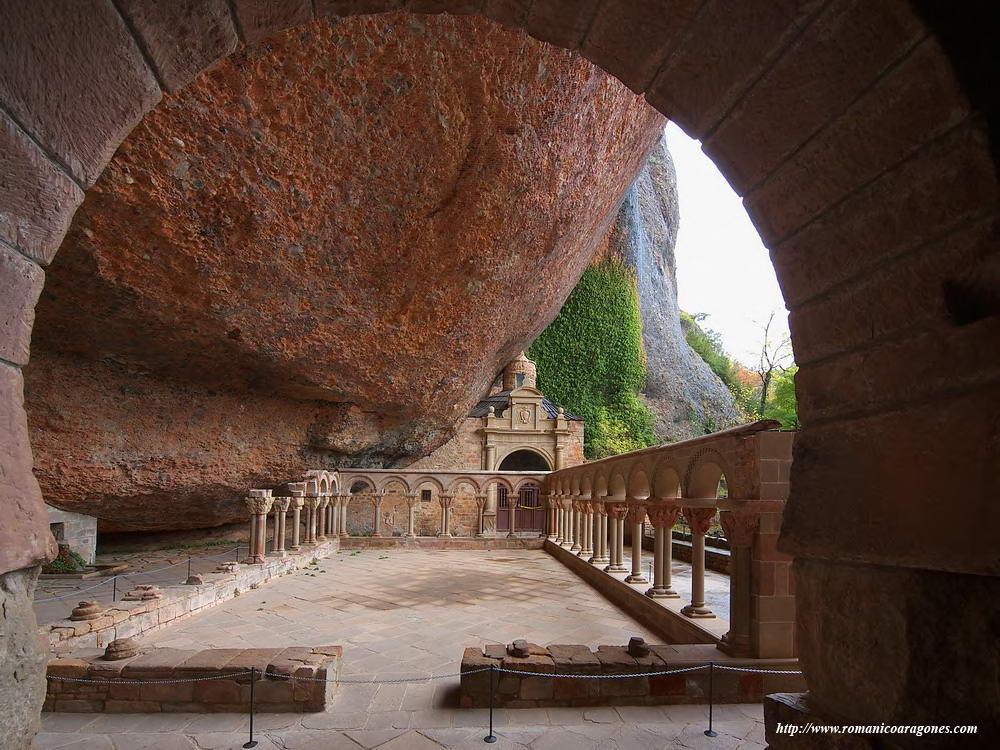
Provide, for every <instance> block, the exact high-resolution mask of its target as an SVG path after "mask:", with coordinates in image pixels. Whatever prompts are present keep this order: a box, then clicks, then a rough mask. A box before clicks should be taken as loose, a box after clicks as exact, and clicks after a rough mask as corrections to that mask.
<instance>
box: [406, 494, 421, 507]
mask: <svg viewBox="0 0 1000 750" xmlns="http://www.w3.org/2000/svg"><path fill="white" fill-rule="evenodd" d="M419 502H420V496H419V495H407V496H406V505H407V507H408V508H416V507H417V503H419Z"/></svg>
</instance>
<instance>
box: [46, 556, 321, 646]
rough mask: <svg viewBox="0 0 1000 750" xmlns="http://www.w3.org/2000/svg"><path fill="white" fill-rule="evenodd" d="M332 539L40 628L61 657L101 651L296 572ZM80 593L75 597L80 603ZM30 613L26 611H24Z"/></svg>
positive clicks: (163, 588)
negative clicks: (86, 617)
mask: <svg viewBox="0 0 1000 750" xmlns="http://www.w3.org/2000/svg"><path fill="white" fill-rule="evenodd" d="M339 545H340V541H339V540H338V539H333V540H330V541H327V542H324V543H322V544H317V545H316V546H315V547H306V548H304V549H303V551H302V552H301V553H299V554H289V555H287V556H286V557H268V558H266V559H265V561H264V562H263V563H262V564H253V565H239V566H238V567H237V569H236V571H235V572H231V573H229V572H226V573H206V574H205V575H204V576H203V577H204V579H205V583H204V584H202V585H199V586H185V585H179V586H164V587H162V588H161V597H160V598H159V599H150V600H146V601H117V602H114V604H112V605H111V606H110V607H108V609H106V610H105V611H104V612H103V613H102V614H101V616H100V617H98V618H96V619H93V620H79V621H74V620H58V621H56V622H53V623H50V624H48V625H45V626H43V627H42V628H40V635H41V637H42V639H43V641H44V642H47V643H48V644H49V647H50V648H51V650H52V653H54V654H56V655H60V654H67V653H70V652H72V651H76V650H78V649H84V648H104V647H105V646H107V645H108V644H109V643H111V641H113V640H116V639H118V638H131V637H132V636H137V635H142V634H144V633H149V632H151V631H154V630H159V629H160V628H162V627H166V626H167V625H172V624H175V623H177V622H180V621H182V620H184V619H186V618H188V617H190V616H191V615H193V614H194V613H196V612H199V611H201V610H203V609H207V608H209V607H214V606H215V605H216V604H221V603H222V602H225V601H228V600H229V599H232V598H233V597H235V596H239V595H240V593H241V592H243V591H246V590H248V589H251V588H256V587H257V586H259V585H260V584H262V583H266V582H267V581H269V580H271V579H272V578H275V577H277V576H281V575H284V574H285V573H289V572H291V571H293V570H298V569H299V568H301V567H304V566H305V565H308V564H309V562H311V561H312V559H313V558H315V557H326V556H327V555H330V554H332V553H333V552H335V551H336V550H337V549H339ZM85 597H86V594H81V597H80V598H81V599H83V598H85ZM29 609H30V607H29Z"/></svg>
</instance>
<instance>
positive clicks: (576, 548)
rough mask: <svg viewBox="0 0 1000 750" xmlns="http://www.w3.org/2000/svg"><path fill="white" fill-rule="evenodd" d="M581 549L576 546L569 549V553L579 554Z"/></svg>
mask: <svg viewBox="0 0 1000 750" xmlns="http://www.w3.org/2000/svg"><path fill="white" fill-rule="evenodd" d="M580 549H581V547H580V545H579V544H574V545H573V546H572V547H570V548H569V551H570V552H572V553H573V554H577V553H579V552H580Z"/></svg>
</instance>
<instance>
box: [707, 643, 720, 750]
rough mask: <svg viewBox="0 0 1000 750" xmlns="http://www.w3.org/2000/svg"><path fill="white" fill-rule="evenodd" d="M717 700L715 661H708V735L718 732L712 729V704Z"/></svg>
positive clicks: (711, 735)
mask: <svg viewBox="0 0 1000 750" xmlns="http://www.w3.org/2000/svg"><path fill="white" fill-rule="evenodd" d="M714 702H715V662H714V661H710V662H709V663H708V729H706V730H705V736H706V737H715V736H717V734H718V733H717V732H716V731H715V730H714V729H712V704H713V703H714Z"/></svg>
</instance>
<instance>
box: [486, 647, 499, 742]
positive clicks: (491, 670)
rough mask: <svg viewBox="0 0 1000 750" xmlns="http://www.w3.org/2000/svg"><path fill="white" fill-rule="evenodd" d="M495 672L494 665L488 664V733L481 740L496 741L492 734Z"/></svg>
mask: <svg viewBox="0 0 1000 750" xmlns="http://www.w3.org/2000/svg"><path fill="white" fill-rule="evenodd" d="M495 674H496V665H495V664H490V733H489V734H488V735H486V736H485V737H483V742H489V743H491V744H492V743H494V742H496V741H497V738H496V735H495V734H493V677H494V675H495Z"/></svg>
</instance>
